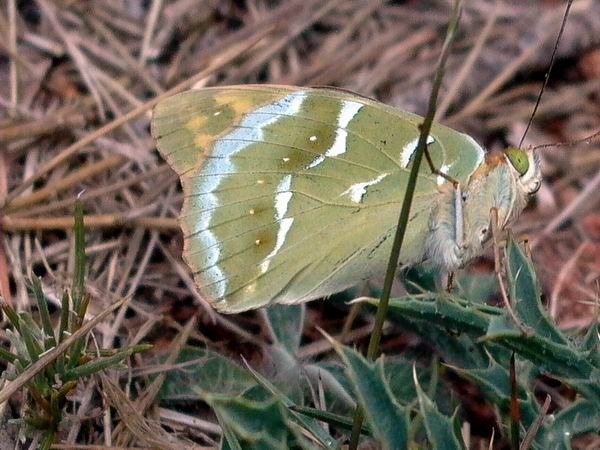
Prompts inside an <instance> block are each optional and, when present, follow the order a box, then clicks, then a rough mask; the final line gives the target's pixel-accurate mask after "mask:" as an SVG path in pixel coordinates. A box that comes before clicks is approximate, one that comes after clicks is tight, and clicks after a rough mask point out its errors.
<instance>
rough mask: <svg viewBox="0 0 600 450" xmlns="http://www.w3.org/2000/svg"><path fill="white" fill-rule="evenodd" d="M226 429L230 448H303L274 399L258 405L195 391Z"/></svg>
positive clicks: (279, 404)
mask: <svg viewBox="0 0 600 450" xmlns="http://www.w3.org/2000/svg"><path fill="white" fill-rule="evenodd" d="M198 394H199V395H200V397H201V398H202V399H203V400H204V401H205V402H206V403H208V405H209V406H210V407H211V408H212V409H213V410H214V412H215V414H216V415H217V418H218V420H219V423H220V424H221V426H222V427H223V429H224V430H227V433H226V439H227V442H228V444H229V446H230V448H233V449H236V448H242V449H244V450H270V449H272V450H288V449H295V448H305V447H304V442H303V439H302V438H300V436H299V435H298V433H297V432H296V431H295V430H294V429H293V427H291V426H290V424H289V422H288V417H287V412H286V409H285V407H284V406H283V405H282V404H281V402H280V401H278V400H276V399H272V400H268V401H264V402H257V401H253V400H248V399H246V398H243V397H230V396H225V395H219V394H210V393H208V392H202V391H198Z"/></svg>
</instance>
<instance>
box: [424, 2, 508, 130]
mask: <svg viewBox="0 0 600 450" xmlns="http://www.w3.org/2000/svg"><path fill="white" fill-rule="evenodd" d="M499 13H500V2H499V1H498V0H496V1H495V2H494V9H493V10H492V13H491V14H490V15H489V16H488V19H487V21H486V23H485V26H484V27H483V30H481V33H480V34H479V36H477V40H476V41H475V45H474V46H473V49H472V50H471V51H470V52H469V56H468V57H467V59H466V60H465V62H464V63H463V65H462V67H461V69H460V71H459V72H458V74H457V75H456V77H454V80H452V84H451V85H450V87H449V88H448V94H447V95H446V96H445V97H444V99H443V100H442V102H441V103H440V106H439V107H438V109H437V111H436V113H435V118H436V120H439V119H440V118H442V117H444V115H445V114H446V112H447V111H448V109H449V108H450V105H452V101H453V100H454V99H455V98H456V96H457V95H458V93H459V92H460V86H461V85H462V84H463V83H464V81H465V80H466V79H467V76H469V74H470V73H471V71H472V70H473V67H474V66H475V62H476V61H477V58H479V55H480V54H481V51H482V50H483V46H484V45H485V43H486V42H487V40H488V38H489V36H490V34H491V32H492V30H493V29H494V25H495V24H496V19H497V18H498V14H499Z"/></svg>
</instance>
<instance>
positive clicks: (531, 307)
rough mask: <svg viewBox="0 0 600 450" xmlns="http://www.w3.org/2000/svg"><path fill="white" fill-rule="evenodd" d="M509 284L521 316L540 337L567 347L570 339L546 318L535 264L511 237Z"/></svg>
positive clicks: (508, 254)
mask: <svg viewBox="0 0 600 450" xmlns="http://www.w3.org/2000/svg"><path fill="white" fill-rule="evenodd" d="M507 256H508V267H507V271H508V276H507V278H508V284H509V288H510V292H511V300H512V302H513V306H514V308H515V312H516V314H517V316H518V317H519V318H520V319H521V320H522V321H523V323H524V324H525V325H526V326H528V327H530V328H532V329H533V330H535V332H536V334H537V335H539V336H540V337H542V338H546V339H548V340H550V341H552V342H554V343H557V344H562V345H566V344H567V343H568V341H567V338H566V337H565V336H564V335H563V334H562V333H561V332H560V330H559V329H558V328H556V326H555V325H554V324H553V323H552V321H551V320H550V318H549V317H548V316H547V315H546V313H545V311H544V308H543V306H542V302H541V293H540V287H539V283H538V280H537V276H536V274H535V271H534V270H533V266H532V264H531V261H530V260H529V259H528V258H527V257H526V256H525V253H523V251H522V250H521V248H520V247H519V246H518V244H517V243H516V241H515V240H514V239H513V238H512V236H510V237H509V240H508V245H507Z"/></svg>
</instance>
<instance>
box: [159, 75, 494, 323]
mask: <svg viewBox="0 0 600 450" xmlns="http://www.w3.org/2000/svg"><path fill="white" fill-rule="evenodd" d="M421 120H422V119H421V118H420V117H418V116H416V115H413V114H410V113H406V112H403V111H399V110H397V109H394V108H392V107H389V106H386V105H384V104H381V103H378V102H376V101H373V100H369V99H366V98H363V97H360V96H358V95H352V94H350V93H347V92H343V91H337V90H332V89H311V88H295V87H284V86H266V85H265V86H258V85H255V86H229V87H219V88H207V89H198V90H190V91H187V92H184V93H181V94H178V95H175V96H173V97H171V98H169V99H167V100H165V101H163V102H161V103H160V104H159V105H158V106H157V107H156V109H155V111H154V117H153V120H152V134H153V136H154V137H155V139H156V141H157V146H158V149H159V151H160V153H161V154H162V155H163V157H164V158H165V159H166V160H167V161H168V162H169V164H170V165H171V166H172V167H173V169H174V170H175V171H176V172H177V173H178V174H179V176H180V177H181V182H182V185H183V190H184V196H185V199H184V204H183V208H182V213H181V218H180V221H181V227H182V229H183V233H184V242H185V248H184V259H185V260H186V262H187V263H188V265H189V266H190V267H191V269H192V270H193V272H194V277H195V281H196V283H197V285H198V286H199V288H200V289H201V291H202V293H203V294H204V295H205V296H206V297H207V298H209V299H210V300H211V301H212V302H213V304H214V305H215V307H216V308H217V309H219V310H221V311H223V312H228V313H230V312H239V311H244V310H247V309H252V308H257V307H260V306H265V305H268V304H272V303H287V304H291V303H298V302H303V301H307V300H311V299H315V298H319V297H323V296H326V295H330V294H332V293H335V292H338V291H340V290H342V289H344V288H346V287H349V286H352V285H354V284H356V283H357V282H359V281H360V280H363V279H367V278H370V277H372V276H373V275H374V274H377V273H382V271H383V270H384V267H385V265H386V262H387V258H388V257H389V252H390V247H391V241H392V237H393V233H394V229H395V226H396V222H397V217H398V213H399V209H400V205H401V202H402V199H403V196H404V191H405V186H406V182H407V180H408V174H409V171H410V166H411V163H412V155H413V153H414V151H415V149H416V143H417V140H418V136H419V130H418V124H419V123H420V122H421ZM429 142H430V145H429V149H430V152H431V154H432V157H433V159H434V162H435V164H436V166H437V167H438V168H440V169H441V170H442V171H444V172H446V173H448V174H449V175H451V176H452V177H454V178H455V179H457V180H459V181H467V180H468V178H469V176H470V175H471V174H472V173H473V172H474V171H475V169H476V168H477V167H478V166H479V165H480V164H481V162H482V160H483V151H482V149H481V148H480V147H479V146H478V145H477V144H476V143H475V142H474V141H473V140H472V139H471V138H470V137H468V136H466V135H463V134H461V133H458V132H456V131H453V130H451V129H449V128H446V127H443V126H440V125H434V127H433V129H432V132H431V135H430V137H429ZM421 170H422V176H420V177H419V180H418V185H417V191H416V196H415V200H414V203H413V206H412V209H411V218H410V224H409V232H408V235H407V238H406V240H405V244H404V247H403V251H402V254H401V261H402V263H404V264H406V263H414V262H417V261H420V260H422V259H423V258H424V257H425V255H424V245H423V244H424V242H425V238H426V236H427V234H428V229H429V216H430V211H431V208H432V207H433V205H434V204H435V199H436V194H437V193H438V189H439V186H440V184H442V183H444V182H445V180H444V179H443V178H441V177H437V176H433V175H431V173H430V171H429V169H428V167H426V165H423V167H422V169H421Z"/></svg>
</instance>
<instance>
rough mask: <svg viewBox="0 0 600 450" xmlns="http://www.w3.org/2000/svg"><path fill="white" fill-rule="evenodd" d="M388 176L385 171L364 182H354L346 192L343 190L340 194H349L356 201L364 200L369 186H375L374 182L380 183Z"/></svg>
mask: <svg viewBox="0 0 600 450" xmlns="http://www.w3.org/2000/svg"><path fill="white" fill-rule="evenodd" d="M387 176H388V174H387V173H383V174H381V175H379V176H378V177H377V178H374V179H372V180H369V181H365V182H363V183H356V184H353V185H352V186H350V187H349V188H348V189H346V190H345V191H344V192H342V193H341V194H340V197H341V196H342V195H348V196H349V197H350V200H352V201H353V202H354V203H360V202H361V201H362V198H363V197H364V195H365V194H366V193H367V188H368V187H369V186H373V185H374V184H377V183H379V182H380V181H381V180H383V179H384V178H385V177H387Z"/></svg>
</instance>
